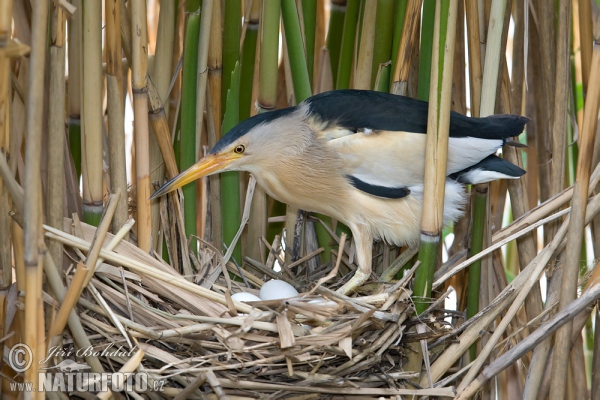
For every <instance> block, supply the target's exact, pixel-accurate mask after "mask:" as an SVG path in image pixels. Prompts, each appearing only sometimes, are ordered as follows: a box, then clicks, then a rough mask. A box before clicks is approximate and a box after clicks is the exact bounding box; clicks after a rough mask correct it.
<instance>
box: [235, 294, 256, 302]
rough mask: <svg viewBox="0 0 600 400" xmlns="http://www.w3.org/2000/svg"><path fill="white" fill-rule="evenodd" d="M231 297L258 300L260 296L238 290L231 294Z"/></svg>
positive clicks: (238, 299) (237, 299)
mask: <svg viewBox="0 0 600 400" xmlns="http://www.w3.org/2000/svg"><path fill="white" fill-rule="evenodd" d="M231 298H232V299H233V300H235V301H243V302H247V301H260V297H258V296H256V295H253V294H252V293H246V292H239V293H235V294H232V295H231Z"/></svg>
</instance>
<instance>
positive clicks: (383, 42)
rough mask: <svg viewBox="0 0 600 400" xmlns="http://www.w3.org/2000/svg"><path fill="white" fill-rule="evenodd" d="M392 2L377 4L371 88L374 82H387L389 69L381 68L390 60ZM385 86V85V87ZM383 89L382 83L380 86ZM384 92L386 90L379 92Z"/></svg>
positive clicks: (392, 0) (387, 0)
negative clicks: (377, 80)
mask: <svg viewBox="0 0 600 400" xmlns="http://www.w3.org/2000/svg"><path fill="white" fill-rule="evenodd" d="M394 4H395V1H394V0H384V1H378V2H377V18H376V20H375V40H374V47H373V65H372V68H371V87H372V88H374V87H375V80H376V78H378V79H379V80H380V81H381V82H389V80H390V68H381V67H380V66H381V64H385V63H387V62H389V61H391V59H392V40H393V34H392V33H393V30H394ZM386 86H387V85H386ZM381 88H382V89H383V83H382V85H381ZM380 91H385V92H387V89H386V90H380Z"/></svg>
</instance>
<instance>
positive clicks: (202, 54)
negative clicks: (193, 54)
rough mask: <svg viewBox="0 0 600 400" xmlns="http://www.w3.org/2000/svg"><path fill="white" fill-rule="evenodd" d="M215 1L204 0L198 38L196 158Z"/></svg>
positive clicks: (203, 204)
mask: <svg viewBox="0 0 600 400" xmlns="http://www.w3.org/2000/svg"><path fill="white" fill-rule="evenodd" d="M212 8H213V2H212V1H209V0H203V1H202V15H201V17H200V40H198V82H197V87H196V159H197V160H198V159H200V158H202V157H203V153H202V143H205V138H204V137H203V134H202V129H203V127H204V121H205V120H204V110H205V109H206V94H207V84H208V49H209V39H210V29H211V19H212ZM206 181H207V179H205V178H203V179H202V181H200V182H201V184H200V185H199V189H201V193H200V194H199V196H200V199H199V201H198V203H200V204H199V207H198V208H199V209H200V215H199V217H200V227H199V229H200V232H199V237H204V235H205V230H206V219H207V209H208V201H207V199H206Z"/></svg>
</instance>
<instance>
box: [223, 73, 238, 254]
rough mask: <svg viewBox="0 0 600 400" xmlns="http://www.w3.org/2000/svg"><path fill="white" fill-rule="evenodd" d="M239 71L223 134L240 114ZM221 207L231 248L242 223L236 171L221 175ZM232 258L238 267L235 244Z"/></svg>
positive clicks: (229, 95)
mask: <svg viewBox="0 0 600 400" xmlns="http://www.w3.org/2000/svg"><path fill="white" fill-rule="evenodd" d="M239 87H240V70H239V64H236V66H235V68H234V69H233V72H232V76H231V81H230V87H229V90H228V91H227V103H226V108H225V115H224V117H223V132H224V134H225V133H227V132H229V131H230V130H231V129H233V127H235V126H236V125H237V124H238V122H239V115H240V114H239V112H240V89H239ZM221 206H222V210H221V211H222V214H221V218H222V221H223V242H224V243H225V244H226V245H227V247H229V246H231V244H232V243H233V242H234V238H235V237H236V234H237V231H238V229H239V227H240V224H241V221H242V213H241V205H240V173H239V172H237V171H230V172H224V173H223V174H221ZM232 257H233V258H234V260H236V262H237V264H238V265H241V264H242V246H241V243H240V242H239V241H237V242H236V243H235V248H234V250H233V253H232Z"/></svg>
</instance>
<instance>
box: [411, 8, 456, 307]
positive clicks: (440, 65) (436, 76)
mask: <svg viewBox="0 0 600 400" xmlns="http://www.w3.org/2000/svg"><path fill="white" fill-rule="evenodd" d="M457 5H458V4H457V3H456V2H453V1H447V0H446V1H441V2H440V3H439V4H438V7H436V8H435V26H434V28H435V29H434V36H433V53H432V65H434V66H436V67H435V68H432V69H431V82H432V85H431V87H430V89H431V90H430V93H429V98H430V102H429V117H428V124H427V142H426V159H425V179H424V182H425V187H424V189H423V193H424V196H423V213H422V216H421V246H420V248H419V260H420V261H421V265H419V268H417V271H416V272H415V284H414V290H413V293H414V294H413V296H414V298H415V308H416V312H417V314H421V313H422V312H423V311H425V310H426V309H427V307H428V303H427V301H426V300H425V299H428V298H429V297H431V288H432V282H433V273H434V271H435V263H436V261H437V252H438V244H439V240H440V234H441V231H442V226H443V220H444V217H443V210H444V193H445V187H446V160H447V156H448V129H449V124H450V104H451V97H452V73H453V71H452V69H453V65H454V58H453V57H454V44H455V36H456V14H457Z"/></svg>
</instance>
